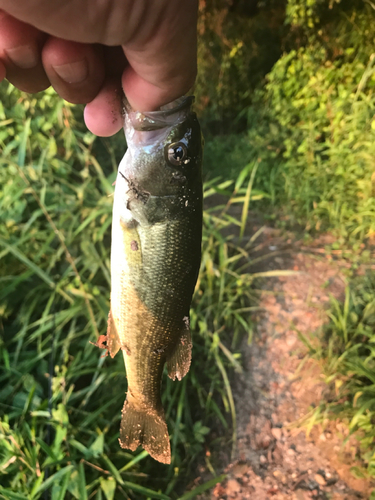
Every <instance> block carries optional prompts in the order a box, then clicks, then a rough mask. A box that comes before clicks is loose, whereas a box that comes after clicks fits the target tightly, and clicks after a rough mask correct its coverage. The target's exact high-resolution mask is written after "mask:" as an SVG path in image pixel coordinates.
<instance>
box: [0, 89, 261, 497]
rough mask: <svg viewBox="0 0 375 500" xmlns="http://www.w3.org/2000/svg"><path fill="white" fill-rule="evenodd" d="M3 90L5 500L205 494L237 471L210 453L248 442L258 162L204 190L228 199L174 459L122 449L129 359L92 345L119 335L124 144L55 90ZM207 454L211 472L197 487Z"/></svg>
mask: <svg viewBox="0 0 375 500" xmlns="http://www.w3.org/2000/svg"><path fill="white" fill-rule="evenodd" d="M1 95H2V99H1V102H2V104H1V108H0V122H1V124H2V125H3V126H2V127H1V129H0V130H1V132H0V147H1V157H0V167H1V168H0V182H1V186H2V189H1V191H0V210H1V213H2V215H3V219H4V222H5V223H4V224H2V225H1V227H0V258H1V265H0V283H1V286H0V311H1V324H0V326H1V338H0V358H1V360H2V361H1V362H2V365H3V370H2V372H1V374H0V383H1V385H0V387H1V389H0V476H1V479H0V484H1V486H0V498H5V499H38V498H51V499H53V500H58V499H63V498H67V499H69V498H72V499H74V498H77V499H85V498H88V499H90V498H95V499H106V500H111V499H113V498H160V499H177V498H180V499H181V500H182V499H183V500H187V499H190V498H194V497H195V496H196V495H198V494H199V493H202V492H203V491H204V490H206V489H208V488H210V487H212V486H214V484H216V482H218V481H221V480H223V478H224V476H218V474H217V472H216V464H215V463H214V462H212V463H211V462H210V459H209V455H208V454H207V453H205V452H206V451H207V450H210V449H214V448H215V446H217V445H218V444H219V445H220V446H227V445H229V446H232V445H234V443H235V438H236V414H235V407H234V403H233V396H232V391H231V386H230V378H231V373H232V372H233V371H234V370H237V371H239V370H241V360H240V355H239V353H238V352H236V347H237V346H238V341H239V339H240V337H241V336H242V335H244V334H246V335H251V329H252V326H251V319H250V315H251V313H252V311H253V310H254V308H255V307H256V306H255V305H254V304H255V300H254V294H253V292H252V291H251V284H252V282H253V279H254V278H253V276H251V275H250V274H248V273H247V271H246V268H247V266H248V262H249V260H250V255H249V254H248V252H247V251H246V250H245V249H243V248H241V247H240V246H239V245H238V240H239V237H240V236H242V235H243V233H244V228H245V225H246V217H247V208H248V206H249V203H250V202H251V200H256V199H257V198H258V199H259V198H260V197H261V194H260V193H254V192H253V191H252V184H253V178H254V174H255V171H254V165H248V166H247V167H246V168H245V169H244V170H243V172H242V173H241V174H240V176H239V178H238V180H237V182H236V183H233V182H232V183H231V182H230V181H228V182H225V183H219V182H218V181H217V180H212V181H210V183H208V184H207V185H206V187H205V197H206V198H209V197H210V196H213V195H214V194H217V193H220V194H221V197H222V198H221V199H223V200H224V203H223V205H221V206H213V207H212V208H211V209H209V210H206V211H205V213H204V235H203V256H202V267H201V272H200V276H199V281H198V285H197V288H196V293H195V296H194V302H193V306H192V311H191V328H192V332H193V342H194V349H193V363H192V367H191V370H190V372H189V374H188V376H187V377H186V378H185V379H184V380H183V381H182V382H181V383H174V382H172V381H171V380H169V379H167V378H165V379H164V381H163V404H164V408H165V410H166V416H167V421H168V425H169V430H170V435H171V444H172V464H171V466H168V467H167V466H163V465H161V464H158V463H156V462H155V461H153V460H152V459H151V458H150V457H149V456H148V454H147V453H146V452H145V451H143V450H141V451H139V450H138V451H137V452H135V453H130V452H127V451H125V450H122V449H121V448H120V446H119V444H118V434H119V424H120V413H121V407H122V405H123V401H124V398H125V392H126V376H125V371H124V367H123V362H122V359H121V357H116V358H115V359H114V360H110V359H108V358H103V357H102V352H101V351H99V350H98V349H97V348H96V347H95V346H93V345H92V344H90V342H89V341H92V342H95V341H96V339H97V336H98V334H100V333H103V332H105V330H106V322H107V315H108V309H109V291H110V273H109V269H110V262H109V252H110V223H111V211H112V198H111V196H112V193H113V187H112V183H113V181H114V179H115V175H116V169H117V162H118V159H119V158H118V156H119V151H120V149H119V143H120V140H121V139H119V138H118V137H117V138H115V140H114V142H111V141H108V140H107V141H100V140H98V139H95V138H94V136H92V135H91V134H89V133H87V132H86V131H85V130H84V128H83V126H82V124H81V123H80V121H79V119H77V116H79V115H78V114H79V113H80V110H79V109H77V108H74V107H73V106H70V105H68V104H67V103H64V102H62V101H60V100H58V99H57V98H56V96H55V95H54V94H53V92H52V91H47V92H46V93H45V94H43V96H39V97H31V98H29V97H25V96H24V95H23V94H21V93H19V92H17V91H15V90H14V89H13V88H12V87H11V86H6V85H5V84H2V87H1ZM234 203H237V204H241V205H242V207H243V208H242V216H241V218H240V219H239V220H237V219H236V218H235V217H233V216H232V215H231V213H230V208H231V206H232V205H233V204H234ZM233 228H234V229H233ZM225 231H227V232H229V233H230V234H231V236H226V237H225V236H223V234H224V233H225ZM202 368H204V369H202ZM215 433H216V438H215ZM217 433H219V434H220V438H217ZM224 443H225V444H224ZM203 461H205V462H206V466H207V468H208V470H210V471H211V477H212V479H210V480H208V482H206V483H204V484H200V485H198V486H197V487H196V488H195V489H194V488H193V489H191V488H188V487H187V484H188V483H189V481H190V480H191V478H192V477H194V474H195V471H196V466H197V464H198V463H199V462H203ZM185 490H187V491H185Z"/></svg>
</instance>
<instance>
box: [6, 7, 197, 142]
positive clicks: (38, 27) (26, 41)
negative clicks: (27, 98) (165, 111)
mask: <svg viewBox="0 0 375 500" xmlns="http://www.w3.org/2000/svg"><path fill="white" fill-rule="evenodd" d="M197 10H198V0H106V1H105V0H104V1H103V0H71V1H69V2H67V1H66V0H16V1H14V0H0V81H1V80H2V79H3V78H5V77H6V78H7V79H8V80H9V81H10V82H11V83H12V84H13V85H14V86H16V87H17V88H19V89H21V90H23V91H25V92H30V93H34V92H39V91H41V90H44V89H46V88H47V87H49V85H52V86H53V87H54V89H55V90H56V91H57V92H58V94H59V95H60V96H61V97H62V98H64V99H66V100H67V101H69V102H72V103H83V104H87V103H88V104H87V105H86V107H85V112H84V117H85V122H86V125H87V127H88V128H89V129H90V130H91V132H93V133H94V134H96V135H100V136H110V135H113V134H114V133H116V132H117V131H118V130H120V128H121V127H122V117H121V96H122V89H123V90H124V92H125V94H126V97H127V99H128V101H129V103H130V105H131V106H132V108H133V109H137V110H140V111H151V110H154V109H157V108H158V107H160V106H162V105H163V104H166V103H168V102H171V101H172V100H174V99H176V98H178V97H180V96H181V95H183V94H184V93H186V92H187V91H188V90H189V88H190V87H191V86H192V85H193V83H194V80H195V76H196V24H197V22H196V18H197Z"/></svg>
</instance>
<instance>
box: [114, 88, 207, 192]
mask: <svg viewBox="0 0 375 500" xmlns="http://www.w3.org/2000/svg"><path fill="white" fill-rule="evenodd" d="M193 100H194V98H193V97H183V98H181V99H178V100H177V101H174V103H171V104H170V105H167V106H165V107H163V108H162V109H161V110H159V111H152V112H149V113H141V112H136V111H130V112H126V114H125V136H126V140H127V144H128V150H127V152H126V155H125V157H124V159H123V161H122V164H120V171H122V172H123V174H124V177H126V179H127V181H128V182H129V184H131V186H133V187H134V188H135V189H139V190H140V191H141V192H143V193H147V194H148V195H149V196H150V195H151V196H174V195H177V196H178V195H180V194H181V193H184V192H186V190H191V189H192V186H194V185H195V184H197V183H198V185H199V183H200V182H201V163H202V136H201V130H200V126H199V123H198V120H197V117H196V115H195V113H194V112H192V111H191V105H192V103H193Z"/></svg>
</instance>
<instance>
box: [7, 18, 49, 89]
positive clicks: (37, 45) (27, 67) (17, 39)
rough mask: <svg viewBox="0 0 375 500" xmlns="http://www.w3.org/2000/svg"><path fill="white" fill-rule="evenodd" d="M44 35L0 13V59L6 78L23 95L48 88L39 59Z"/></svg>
mask: <svg viewBox="0 0 375 500" xmlns="http://www.w3.org/2000/svg"><path fill="white" fill-rule="evenodd" d="M45 38H46V35H44V34H43V33H41V32H40V31H38V30H37V29H35V28H33V27H32V26H30V25H28V24H25V23H23V22H21V21H18V20H17V19H14V18H13V17H11V16H8V15H7V14H5V13H3V12H1V11H0V59H1V63H2V66H3V67H5V70H6V77H7V79H8V80H9V81H10V82H11V83H12V84H13V85H14V86H15V87H18V88H19V89H21V90H23V91H25V92H39V91H41V90H44V89H46V88H47V87H49V81H48V78H47V75H46V73H45V71H44V68H43V64H42V60H41V57H40V54H41V50H42V47H43V43H44V40H45Z"/></svg>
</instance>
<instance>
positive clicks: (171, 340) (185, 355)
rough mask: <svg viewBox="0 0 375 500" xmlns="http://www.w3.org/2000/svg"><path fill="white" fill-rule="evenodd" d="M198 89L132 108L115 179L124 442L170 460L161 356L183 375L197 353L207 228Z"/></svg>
mask: <svg viewBox="0 0 375 500" xmlns="http://www.w3.org/2000/svg"><path fill="white" fill-rule="evenodd" d="M192 102H193V98H191V97H187V98H182V99H180V100H178V101H177V102H176V103H175V107H170V108H169V109H168V110H167V111H155V112H150V113H139V112H133V111H128V112H126V114H125V135H126V138H127V144H128V150H127V152H126V154H125V156H124V158H123V160H122V161H121V163H120V166H119V171H118V175H117V179H116V186H115V195H114V206H113V221H112V249H111V310H110V313H109V321H108V330H107V347H108V349H109V353H110V355H111V356H112V357H114V356H115V355H116V353H117V352H118V351H119V350H122V353H123V357H124V361H125V367H126V372H127V379H128V392H127V396H126V400H125V403H124V407H123V410H122V418H121V427H120V445H121V446H122V447H123V448H129V449H131V450H135V449H136V448H137V447H138V446H142V447H143V448H144V449H145V450H147V451H148V452H149V453H150V455H151V456H152V457H154V458H155V459H156V460H159V461H160V462H163V463H170V460H171V451H170V443H169V436H168V429H167V424H166V421H165V417H164V410H163V407H162V402H161V395H160V389H161V381H162V375H163V369H164V365H165V364H167V370H168V375H169V377H171V378H172V379H175V378H177V379H179V380H181V378H182V377H184V376H185V375H186V373H187V372H188V370H189V367H190V361H191V349H192V344H191V334H190V329H189V309H190V303H191V299H192V295H193V292H194V287H195V284H196V280H197V277H198V271H199V266H200V258H201V237H202V173H201V163H202V137H201V131H200V127H199V123H198V120H197V118H196V115H195V113H193V112H192V111H191V104H192Z"/></svg>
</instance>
